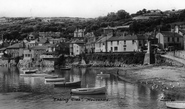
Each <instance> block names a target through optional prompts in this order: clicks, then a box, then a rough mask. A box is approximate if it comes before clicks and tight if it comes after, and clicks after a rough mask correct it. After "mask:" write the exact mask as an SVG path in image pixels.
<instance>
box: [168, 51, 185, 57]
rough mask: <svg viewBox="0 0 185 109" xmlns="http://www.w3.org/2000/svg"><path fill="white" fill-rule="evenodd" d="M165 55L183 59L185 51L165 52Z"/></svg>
mask: <svg viewBox="0 0 185 109" xmlns="http://www.w3.org/2000/svg"><path fill="white" fill-rule="evenodd" d="M166 55H170V56H174V55H175V56H176V57H178V58H183V59H185V51H184V50H180V51H175V52H174V51H171V52H167V53H166Z"/></svg>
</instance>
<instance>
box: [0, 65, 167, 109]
mask: <svg viewBox="0 0 185 109" xmlns="http://www.w3.org/2000/svg"><path fill="white" fill-rule="evenodd" d="M40 71H41V73H43V72H42V71H43V69H40ZM107 72H109V71H107ZM20 73H21V72H20V71H19V69H18V68H16V67H12V68H3V67H1V68H0V109H167V108H166V106H165V102H163V101H160V97H161V96H162V95H163V93H162V92H159V91H156V90H152V89H149V88H147V87H145V86H142V85H141V84H133V83H128V82H125V81H123V80H120V79H119V78H117V77H116V76H114V75H110V77H106V78H101V77H98V76H97V74H99V73H100V70H97V69H93V68H88V69H86V68H73V69H71V70H66V71H65V70H63V71H62V70H59V69H55V71H54V72H49V73H50V74H55V75H58V76H59V77H65V79H66V81H77V80H81V81H82V83H81V87H97V86H106V88H107V91H106V94H102V95H72V94H70V92H71V89H73V88H66V87H54V85H53V84H48V83H46V82H45V79H44V77H21V76H20ZM46 73H48V72H46Z"/></svg>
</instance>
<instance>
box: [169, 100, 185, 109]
mask: <svg viewBox="0 0 185 109" xmlns="http://www.w3.org/2000/svg"><path fill="white" fill-rule="evenodd" d="M166 106H167V107H169V108H175V109H185V101H171V102H166Z"/></svg>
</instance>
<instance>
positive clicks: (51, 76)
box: [45, 75, 58, 79]
mask: <svg viewBox="0 0 185 109" xmlns="http://www.w3.org/2000/svg"><path fill="white" fill-rule="evenodd" d="M51 78H58V75H50V76H45V79H51Z"/></svg>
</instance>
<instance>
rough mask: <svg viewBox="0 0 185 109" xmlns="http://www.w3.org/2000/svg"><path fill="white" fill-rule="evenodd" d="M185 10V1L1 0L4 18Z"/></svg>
mask: <svg viewBox="0 0 185 109" xmlns="http://www.w3.org/2000/svg"><path fill="white" fill-rule="evenodd" d="M144 8H145V9H147V10H152V9H160V10H161V11H165V10H172V9H175V10H178V9H185V0H0V17H84V18H95V17H99V16H106V15H107V14H108V13H109V12H117V11H118V10H121V9H123V10H125V11H126V12H128V13H130V14H132V13H136V12H137V11H139V10H142V9H144Z"/></svg>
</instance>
